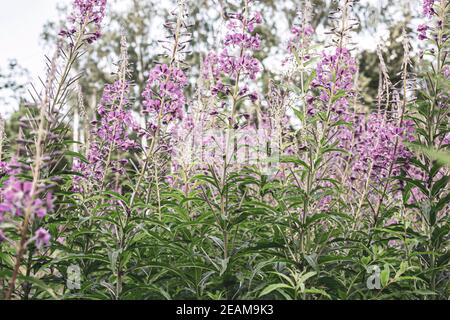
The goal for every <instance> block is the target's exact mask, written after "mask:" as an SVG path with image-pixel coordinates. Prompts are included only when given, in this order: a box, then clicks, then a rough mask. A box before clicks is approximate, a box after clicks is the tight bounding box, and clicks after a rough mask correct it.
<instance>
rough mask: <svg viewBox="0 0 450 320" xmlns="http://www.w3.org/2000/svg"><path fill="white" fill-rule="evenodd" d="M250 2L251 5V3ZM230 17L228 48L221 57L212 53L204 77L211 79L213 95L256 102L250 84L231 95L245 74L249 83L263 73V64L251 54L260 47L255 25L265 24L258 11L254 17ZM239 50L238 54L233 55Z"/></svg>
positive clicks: (226, 38) (205, 63)
mask: <svg viewBox="0 0 450 320" xmlns="http://www.w3.org/2000/svg"><path fill="white" fill-rule="evenodd" d="M249 3H250V2H249ZM228 17H229V18H230V21H229V23H228V24H227V29H228V33H227V34H226V36H225V40H224V42H223V44H224V46H225V48H224V49H223V50H222V52H220V53H219V54H216V53H214V52H211V53H209V54H208V55H207V56H206V58H205V60H204V62H203V70H202V75H203V77H204V78H205V79H209V80H211V82H212V83H211V93H212V94H213V95H217V94H218V93H219V92H220V93H223V94H225V95H228V94H230V93H231V94H237V97H238V98H244V97H249V98H250V99H251V100H252V101H255V100H257V98H258V95H257V93H256V92H250V89H249V87H248V85H247V84H244V85H243V86H242V87H238V88H237V89H238V91H237V92H232V87H233V85H239V82H240V81H242V80H244V79H243V78H244V77H243V76H244V75H245V76H246V77H247V78H248V79H250V80H255V79H256V76H257V75H258V73H259V72H260V71H261V66H260V62H259V61H258V59H256V58H254V57H253V55H252V53H251V51H252V50H259V49H260V48H261V39H260V36H259V35H258V34H256V35H253V33H254V30H255V25H258V24H260V23H261V22H262V16H261V14H260V13H259V12H256V13H254V14H253V15H252V16H251V17H246V16H244V15H243V14H240V13H230V14H228ZM235 49H237V50H238V54H237V55H234V54H233V53H232V52H233V51H234V50H235Z"/></svg>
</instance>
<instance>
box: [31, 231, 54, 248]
mask: <svg viewBox="0 0 450 320" xmlns="http://www.w3.org/2000/svg"><path fill="white" fill-rule="evenodd" d="M50 238H51V236H50V233H49V232H48V231H47V230H45V229H44V228H39V229H37V230H36V232H35V234H34V237H33V238H32V240H34V241H35V243H36V247H38V248H41V247H43V246H47V245H48V244H49V243H50Z"/></svg>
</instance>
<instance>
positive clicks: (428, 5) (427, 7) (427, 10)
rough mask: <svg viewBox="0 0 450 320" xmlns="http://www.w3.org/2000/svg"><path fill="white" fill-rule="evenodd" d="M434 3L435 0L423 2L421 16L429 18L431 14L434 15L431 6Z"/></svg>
mask: <svg viewBox="0 0 450 320" xmlns="http://www.w3.org/2000/svg"><path fill="white" fill-rule="evenodd" d="M435 1H436V0H423V3H422V9H423V14H424V15H425V16H426V17H428V18H431V17H432V16H433V14H434V13H435V11H434V9H433V5H434V2H435Z"/></svg>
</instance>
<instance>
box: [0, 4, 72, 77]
mask: <svg viewBox="0 0 450 320" xmlns="http://www.w3.org/2000/svg"><path fill="white" fill-rule="evenodd" d="M58 3H70V1H69V0H0V39H1V41H0V65H1V66H4V65H5V64H6V62H7V61H8V59H17V61H18V63H19V64H20V65H21V66H23V67H25V68H27V69H28V70H29V71H30V72H31V73H32V75H33V76H34V75H37V74H42V71H43V70H44V63H43V61H44V60H43V59H44V55H45V54H48V53H47V52H45V51H44V49H43V48H42V46H41V45H40V40H39V39H40V34H41V32H42V27H43V25H44V24H45V23H46V22H47V21H49V20H54V19H55V18H56V17H57V9H56V8H57V4H58Z"/></svg>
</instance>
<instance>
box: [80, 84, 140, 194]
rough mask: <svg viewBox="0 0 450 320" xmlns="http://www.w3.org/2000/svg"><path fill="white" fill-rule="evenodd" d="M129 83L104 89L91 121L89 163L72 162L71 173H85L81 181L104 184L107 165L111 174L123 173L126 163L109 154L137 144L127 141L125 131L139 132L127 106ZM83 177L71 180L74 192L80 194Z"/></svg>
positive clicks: (110, 85)
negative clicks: (96, 116) (96, 117)
mask: <svg viewBox="0 0 450 320" xmlns="http://www.w3.org/2000/svg"><path fill="white" fill-rule="evenodd" d="M129 87H130V84H129V82H128V81H127V80H117V81H115V82H114V83H113V84H109V85H107V86H105V89H104V91H103V96H102V99H101V101H100V103H99V105H98V107H97V113H98V116H99V117H100V120H99V121H98V120H94V121H93V122H92V124H93V125H94V128H93V130H92V136H93V137H95V138H96V139H95V140H93V141H91V143H90V146H89V150H88V154H87V160H88V163H83V162H79V161H75V162H74V166H73V170H74V171H75V172H80V173H83V174H84V178H91V180H92V181H103V179H104V177H105V174H106V170H108V166H109V165H111V166H112V170H113V171H114V172H119V173H123V170H124V169H123V166H124V165H125V164H126V163H127V162H128V161H127V160H125V159H121V160H112V159H110V158H111V153H112V152H113V151H115V150H119V151H128V150H131V149H133V148H135V147H136V146H137V144H136V142H134V141H133V140H131V139H130V138H129V133H128V130H129V129H130V128H131V129H132V130H134V131H136V132H139V131H140V128H139V125H138V124H137V122H136V121H135V120H134V118H133V115H132V114H131V111H130V110H127V109H126V108H125V106H127V105H128V103H129V101H128V95H129V90H130V88H129ZM82 180H84V179H83V178H82V177H79V176H76V177H74V184H75V190H78V191H81V190H82V187H81V185H80V182H81V181H82Z"/></svg>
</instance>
